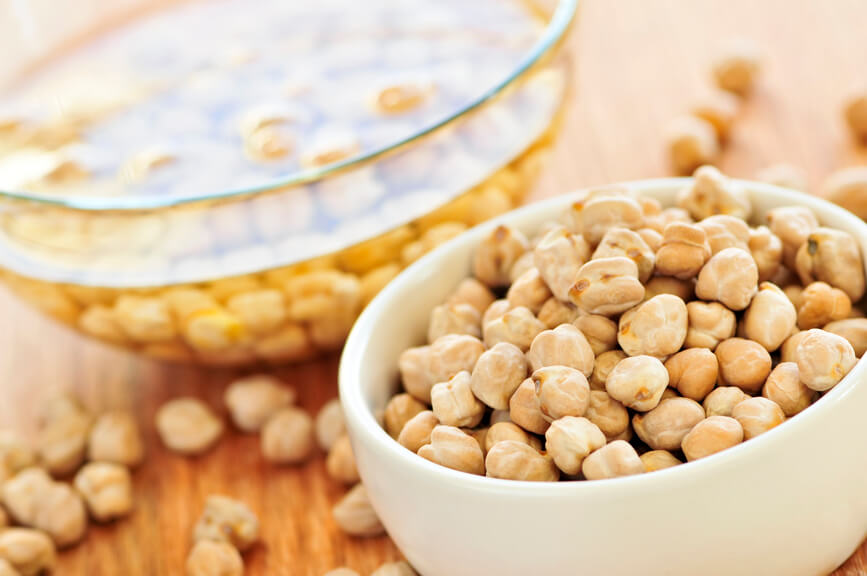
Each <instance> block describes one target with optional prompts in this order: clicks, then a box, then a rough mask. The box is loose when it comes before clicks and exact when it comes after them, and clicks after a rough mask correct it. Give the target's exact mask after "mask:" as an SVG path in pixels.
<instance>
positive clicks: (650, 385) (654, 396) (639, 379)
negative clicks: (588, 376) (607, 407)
mask: <svg viewBox="0 0 867 576" xmlns="http://www.w3.org/2000/svg"><path fill="white" fill-rule="evenodd" d="M667 386H668V371H667V370H666V369H665V366H663V364H662V362H660V361H659V360H658V359H657V358H654V357H653V356H632V357H631V358H625V359H624V360H621V361H620V362H619V363H618V364H617V365H616V366H615V367H614V369H613V370H611V373H610V374H609V375H608V379H607V380H606V382H605V390H606V391H607V392H608V394H609V395H610V396H611V397H612V398H614V399H615V400H617V401H618V402H620V403H622V404H623V405H625V406H628V407H629V408H632V409H633V410H637V411H639V412H647V411H648V410H652V409H653V408H655V407H656V406H657V405H658V404H659V401H660V399H661V398H662V393H663V392H664V391H665V388H666V387H667Z"/></svg>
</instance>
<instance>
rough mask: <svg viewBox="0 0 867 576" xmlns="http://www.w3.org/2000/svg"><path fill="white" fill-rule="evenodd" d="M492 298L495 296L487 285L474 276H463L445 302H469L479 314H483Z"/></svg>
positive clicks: (491, 302) (492, 300)
mask: <svg viewBox="0 0 867 576" xmlns="http://www.w3.org/2000/svg"><path fill="white" fill-rule="evenodd" d="M494 300H496V298H495V297H494V295H493V294H492V293H491V291H490V290H489V289H488V287H487V286H485V285H484V284H482V283H481V282H479V281H478V280H476V279H475V278H465V279H464V280H461V283H460V284H458V287H457V288H455V291H454V292H452V294H451V296H449V298H448V300H447V301H446V304H469V305H470V306H472V307H473V308H475V309H476V310H478V312H479V314H483V313H484V312H485V310H487V309H488V306H490V305H491V304H493V302H494Z"/></svg>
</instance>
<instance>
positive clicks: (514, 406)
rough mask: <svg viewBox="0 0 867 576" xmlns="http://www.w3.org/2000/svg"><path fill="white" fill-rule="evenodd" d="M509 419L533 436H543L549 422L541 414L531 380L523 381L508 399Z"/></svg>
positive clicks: (534, 386)
mask: <svg viewBox="0 0 867 576" xmlns="http://www.w3.org/2000/svg"><path fill="white" fill-rule="evenodd" d="M509 418H510V419H511V421H512V422H514V423H515V424H517V425H518V426H520V427H521V428H523V429H524V430H526V431H528V432H532V433H533V434H544V433H545V431H546V430H547V429H548V426H549V425H550V422H549V421H548V419H547V418H545V415H544V414H543V413H542V407H541V406H539V398H538V397H537V396H536V384H535V383H534V382H533V379H532V378H527V379H526V380H524V381H523V382H522V383H521V385H520V386H518V389H517V390H515V393H514V394H512V397H511V398H510V399H509Z"/></svg>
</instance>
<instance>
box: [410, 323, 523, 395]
mask: <svg viewBox="0 0 867 576" xmlns="http://www.w3.org/2000/svg"><path fill="white" fill-rule="evenodd" d="M527 312H528V313H529V310H528V311H527ZM531 316H532V314H531ZM534 319H535V318H534ZM529 345H530V344H529V342H528V343H527V346H528V347H529ZM484 351H485V346H484V345H483V344H482V343H481V342H479V339H478V338H473V337H472V336H468V335H459V334H448V335H446V336H442V337H440V338H438V339H437V340H436V341H435V342H434V343H433V344H431V345H430V346H421V347H419V348H410V349H408V350H405V351H404V352H403V353H402V354H401V355H400V359H399V360H398V366H399V368H400V376H401V381H402V382H403V387H404V388H405V389H406V391H407V392H409V393H410V394H412V395H413V396H414V397H415V398H417V399H418V400H420V401H422V402H424V403H426V404H429V403H430V389H431V387H432V386H433V385H434V384H436V383H438V382H446V381H447V380H448V379H449V378H451V377H452V376H454V375H455V374H457V373H458V372H461V371H463V370H467V371H471V370H472V369H473V367H474V366H475V365H476V361H477V360H478V359H479V357H480V356H481V355H482V353H483V352H484Z"/></svg>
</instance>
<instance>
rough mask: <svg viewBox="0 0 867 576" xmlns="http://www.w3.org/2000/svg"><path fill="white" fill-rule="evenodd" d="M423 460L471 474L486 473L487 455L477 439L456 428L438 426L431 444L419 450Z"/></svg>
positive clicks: (431, 436)
mask: <svg viewBox="0 0 867 576" xmlns="http://www.w3.org/2000/svg"><path fill="white" fill-rule="evenodd" d="M418 455H419V456H421V457H422V458H425V459H427V460H430V461H431V462H436V463H437V464H439V465H441V466H445V467H446V468H451V469H453V470H459V471H461V472H467V473H469V474H484V473H485V455H484V454H483V453H482V448H481V446H479V443H478V442H477V441H476V439H475V438H473V437H472V436H470V435H469V434H467V433H466V432H464V431H462V430H461V429H460V428H455V427H454V426H445V425H439V426H436V427H435V428H434V429H433V431H431V435H430V444H425V445H424V446H422V447H421V448H419V450H418Z"/></svg>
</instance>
